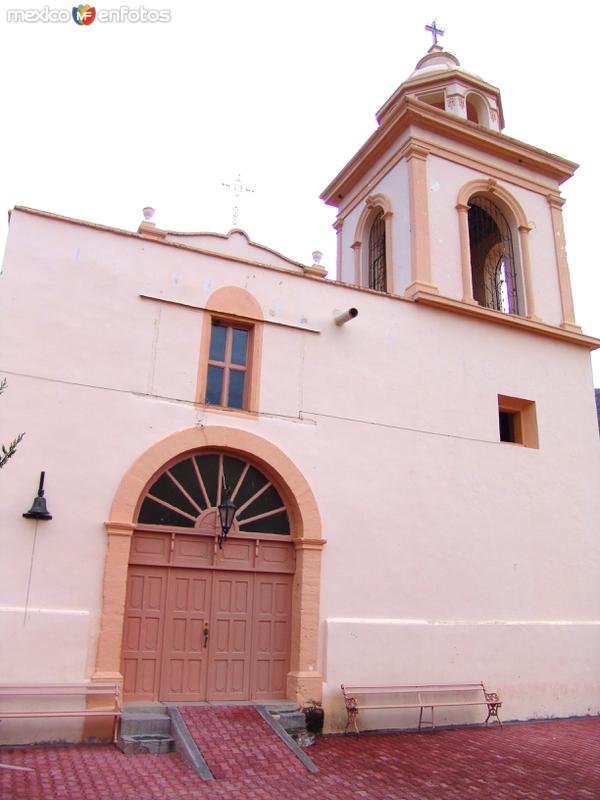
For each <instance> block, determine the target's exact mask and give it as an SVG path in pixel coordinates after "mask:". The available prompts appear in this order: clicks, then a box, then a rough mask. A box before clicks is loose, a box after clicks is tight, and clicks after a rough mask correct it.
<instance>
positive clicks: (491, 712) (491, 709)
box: [485, 703, 502, 728]
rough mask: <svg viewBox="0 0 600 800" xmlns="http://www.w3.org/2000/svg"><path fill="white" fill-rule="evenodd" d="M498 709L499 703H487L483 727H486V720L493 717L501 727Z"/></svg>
mask: <svg viewBox="0 0 600 800" xmlns="http://www.w3.org/2000/svg"><path fill="white" fill-rule="evenodd" d="M499 709H500V703H488V715H487V717H486V718H485V727H486V728H487V727H488V722H489V721H490V719H492V718H494V719H495V720H496V722H497V723H498V725H500V727H502V720H501V719H500V717H499V716H498V710H499Z"/></svg>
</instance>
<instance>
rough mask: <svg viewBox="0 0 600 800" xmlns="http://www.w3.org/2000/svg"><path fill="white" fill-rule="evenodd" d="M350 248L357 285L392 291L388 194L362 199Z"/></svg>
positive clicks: (390, 208) (390, 217)
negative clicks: (352, 252) (363, 201)
mask: <svg viewBox="0 0 600 800" xmlns="http://www.w3.org/2000/svg"><path fill="white" fill-rule="evenodd" d="M352 249H353V250H354V269H355V276H356V278H355V281H356V284H357V286H364V287H366V288H368V289H374V290H375V291H376V292H393V291H394V289H393V271H392V205H391V202H390V200H389V198H388V197H387V195H385V194H373V195H370V196H369V197H367V199H366V200H365V205H364V208H363V210H362V213H361V215H360V218H359V220H358V224H357V226H356V232H355V235H354V242H353V244H352Z"/></svg>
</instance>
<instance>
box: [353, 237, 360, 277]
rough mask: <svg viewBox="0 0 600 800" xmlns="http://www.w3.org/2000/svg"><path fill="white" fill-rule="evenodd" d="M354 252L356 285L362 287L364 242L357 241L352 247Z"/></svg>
mask: <svg viewBox="0 0 600 800" xmlns="http://www.w3.org/2000/svg"><path fill="white" fill-rule="evenodd" d="M352 250H353V251H354V283H355V284H356V285H357V286H361V285H362V276H361V271H362V270H361V267H362V263H361V262H362V242H359V241H356V242H354V244H353V245H352Z"/></svg>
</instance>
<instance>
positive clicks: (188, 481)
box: [138, 453, 290, 535]
mask: <svg viewBox="0 0 600 800" xmlns="http://www.w3.org/2000/svg"><path fill="white" fill-rule="evenodd" d="M225 486H226V487H227V488H228V489H229V491H230V492H231V500H232V502H233V503H235V505H236V507H237V512H236V515H235V518H236V520H237V524H238V527H239V531H240V533H274V534H283V535H286V534H288V535H289V533H290V524H289V518H288V514H287V510H286V508H285V504H284V502H283V500H282V498H281V495H280V494H279V492H278V491H277V489H276V488H275V486H274V485H273V484H272V483H271V481H270V480H269V479H268V478H267V477H266V476H265V475H263V473H262V472H260V471H259V470H258V469H257V468H256V467H254V466H253V465H252V464H250V463H249V462H247V461H242V460H241V459H239V458H235V457H233V456H228V455H224V454H223V453H203V454H201V455H194V456H188V457H186V458H184V459H183V460H182V461H179V462H178V463H176V464H173V465H172V466H170V467H169V468H168V469H165V470H164V471H163V472H162V474H161V475H160V476H159V477H158V478H157V479H156V480H155V481H154V483H153V484H152V486H150V488H149V489H148V491H147V493H146V496H145V497H144V500H143V502H142V505H141V508H140V513H139V516H138V522H140V523H143V524H146V525H168V526H175V527H183V528H193V527H194V526H195V525H196V521H197V520H198V518H199V517H200V515H201V514H202V513H203V512H204V511H206V510H207V509H212V508H216V507H217V506H218V505H219V503H220V502H221V500H222V499H224V498H225V493H224V487H225Z"/></svg>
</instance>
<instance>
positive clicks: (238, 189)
mask: <svg viewBox="0 0 600 800" xmlns="http://www.w3.org/2000/svg"><path fill="white" fill-rule="evenodd" d="M221 185H222V186H225V188H226V189H231V190H232V192H233V196H234V198H235V200H236V201H237V198H238V197H240V195H241V194H242V193H243V192H252V193H254V189H249V188H248V187H247V186H244V185H243V183H242V178H241V176H240V175H239V173H238V175H237V177H236V179H235V181H234V182H233V183H223V184H221ZM234 202H235V201H234ZM239 215H240V209H239V208H238V206H237V204H234V206H233V220H232V221H233V227H234V228H236V227H237V225H238V220H239Z"/></svg>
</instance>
